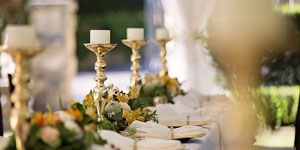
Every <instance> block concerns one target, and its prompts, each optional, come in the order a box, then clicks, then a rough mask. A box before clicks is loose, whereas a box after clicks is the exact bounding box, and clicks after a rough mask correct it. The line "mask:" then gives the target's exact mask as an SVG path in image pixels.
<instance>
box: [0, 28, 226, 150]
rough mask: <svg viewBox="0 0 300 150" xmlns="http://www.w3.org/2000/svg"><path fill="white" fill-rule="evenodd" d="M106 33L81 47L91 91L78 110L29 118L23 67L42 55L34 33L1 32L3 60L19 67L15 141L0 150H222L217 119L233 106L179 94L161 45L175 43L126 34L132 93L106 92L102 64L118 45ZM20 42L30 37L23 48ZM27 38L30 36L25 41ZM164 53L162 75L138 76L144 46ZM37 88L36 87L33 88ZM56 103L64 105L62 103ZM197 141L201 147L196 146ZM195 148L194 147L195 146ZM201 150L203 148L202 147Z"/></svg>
mask: <svg viewBox="0 0 300 150" xmlns="http://www.w3.org/2000/svg"><path fill="white" fill-rule="evenodd" d="M110 32H111V31H110V30H90V43H84V44H83V45H84V46H85V47H86V48H87V49H88V50H89V51H90V52H93V53H94V54H95V55H96V58H97V61H96V62H95V65H94V68H95V71H96V74H95V77H94V80H95V83H96V86H95V87H94V88H93V89H92V90H91V91H90V92H89V93H87V95H86V97H85V99H84V100H83V101H82V102H78V101H74V100H70V103H71V104H70V105H61V108H60V109H61V110H60V111H53V110H52V108H51V105H48V106H47V108H48V111H47V112H44V113H41V112H35V111H29V109H28V101H29V99H30V93H29V88H28V83H29V79H30V73H29V72H28V71H27V70H28V62H29V60H30V59H31V58H33V57H34V56H36V55H38V54H39V53H43V48H42V46H38V43H37V42H36V37H35V36H36V35H35V31H34V29H33V28H32V27H31V26H26V25H13V26H8V27H7V28H6V36H5V40H4V42H3V44H2V46H1V52H6V53H8V54H10V55H11V56H12V57H13V58H14V61H15V62H16V73H15V74H14V78H13V84H14V86H15V87H16V88H15V91H14V92H13V94H12V96H11V101H12V102H14V104H15V105H14V107H13V109H12V112H11V128H12V130H13V134H12V136H9V137H1V138H0V143H1V144H0V145H1V146H0V150H8V149H9V150H14V149H16V150H25V149H32V150H35V149H57V150H60V149H65V148H68V149H92V150H100V149H121V150H122V149H124V150H130V149H132V150H151V149H166V150H179V149H199V146H200V147H201V148H202V147H207V148H208V149H216V150H217V149H221V138H220V131H219V127H218V123H217V121H215V120H216V117H214V116H219V115H220V114H221V113H223V112H224V110H226V107H227V106H228V105H230V104H231V101H230V99H229V98H228V97H227V96H224V95H221V96H201V95H200V94H198V93H197V92H195V91H192V90H191V91H184V90H183V89H182V88H181V83H180V82H179V81H178V79H177V78H172V77H170V76H169V75H168V68H167V66H166V63H167V61H166V55H167V53H166V44H167V43H168V42H169V41H171V40H172V38H171V37H170V36H169V34H168V30H166V29H164V28H158V29H157V30H156V38H155V39H153V40H145V39H144V29H143V28H128V29H127V39H123V40H122V42H123V43H124V44H125V45H126V46H128V47H129V48H130V49H131V50H132V55H131V59H130V60H131V62H132V66H131V67H130V70H131V71H132V75H131V77H130V85H129V92H128V93H127V92H124V91H123V90H122V89H119V88H118V87H115V86H114V85H112V84H109V85H108V86H106V84H105V81H106V80H107V78H108V77H107V76H106V74H105V70H106V67H107V65H106V62H105V61H104V59H103V57H104V56H105V54H106V53H108V52H109V51H111V50H113V49H114V48H115V47H116V46H117V44H111V43H110V35H111V33H110ZM20 35H27V36H28V37H27V38H26V40H23V39H24V38H23V37H22V36H20ZM29 35H30V36H29ZM151 41H152V42H156V43H157V44H158V45H160V46H161V51H160V56H161V64H162V65H161V69H160V72H159V73H158V74H157V75H155V76H153V77H152V76H150V75H146V76H145V77H144V79H142V76H141V75H140V74H139V71H140V69H141V65H140V64H139V63H140V60H141V59H142V58H141V55H140V51H139V50H140V49H141V47H143V46H144V45H146V44H147V43H149V42H151ZM37 82H38V81H37ZM60 103H61V102H60ZM199 141H201V142H200V143H199ZM195 145H196V146H195ZM203 145H204V146H203Z"/></svg>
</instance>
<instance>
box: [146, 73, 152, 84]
mask: <svg viewBox="0 0 300 150" xmlns="http://www.w3.org/2000/svg"><path fill="white" fill-rule="evenodd" d="M145 81H146V83H150V82H152V81H153V78H152V77H151V76H150V75H148V74H147V75H146V76H145Z"/></svg>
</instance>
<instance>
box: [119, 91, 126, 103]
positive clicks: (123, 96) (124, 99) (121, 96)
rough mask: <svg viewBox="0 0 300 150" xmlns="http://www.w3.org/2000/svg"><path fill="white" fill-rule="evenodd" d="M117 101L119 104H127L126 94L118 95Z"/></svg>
mask: <svg viewBox="0 0 300 150" xmlns="http://www.w3.org/2000/svg"><path fill="white" fill-rule="evenodd" d="M117 99H118V101H119V102H123V103H128V97H127V95H126V94H122V93H118V94H117Z"/></svg>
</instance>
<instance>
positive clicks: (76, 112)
mask: <svg viewBox="0 0 300 150" xmlns="http://www.w3.org/2000/svg"><path fill="white" fill-rule="evenodd" d="M65 112H66V113H68V114H70V115H72V116H73V117H74V118H75V120H77V121H79V122H81V121H82V120H83V116H82V114H81V112H80V111H79V110H78V109H74V110H65Z"/></svg>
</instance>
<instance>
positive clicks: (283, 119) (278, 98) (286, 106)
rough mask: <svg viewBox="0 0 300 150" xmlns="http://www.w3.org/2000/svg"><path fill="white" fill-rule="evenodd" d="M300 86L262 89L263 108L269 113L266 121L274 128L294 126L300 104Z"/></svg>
mask: <svg viewBox="0 0 300 150" xmlns="http://www.w3.org/2000/svg"><path fill="white" fill-rule="evenodd" d="M299 94H300V86H293V87H288V86H280V87H278V86H270V87H262V88H260V100H261V101H262V104H263V106H262V108H263V109H264V110H265V112H267V116H266V117H265V119H266V120H265V121H266V123H267V124H269V125H271V126H272V127H274V128H275V127H280V126H282V125H293V124H294V123H295V120H296V114H297V109H298V103H299Z"/></svg>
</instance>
